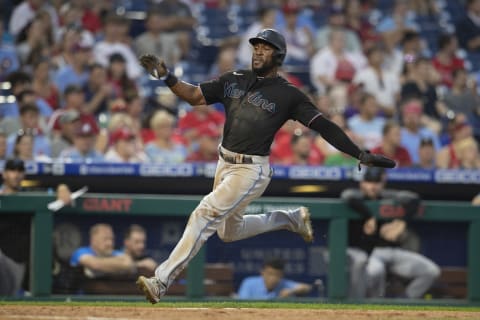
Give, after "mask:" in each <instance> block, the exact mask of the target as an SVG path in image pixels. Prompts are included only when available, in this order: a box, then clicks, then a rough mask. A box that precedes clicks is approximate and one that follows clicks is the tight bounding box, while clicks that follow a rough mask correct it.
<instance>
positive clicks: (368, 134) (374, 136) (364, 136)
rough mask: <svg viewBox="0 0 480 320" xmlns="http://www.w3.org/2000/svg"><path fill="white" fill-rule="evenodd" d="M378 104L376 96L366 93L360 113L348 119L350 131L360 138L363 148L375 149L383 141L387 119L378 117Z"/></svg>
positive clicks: (361, 103)
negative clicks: (383, 131)
mask: <svg viewBox="0 0 480 320" xmlns="http://www.w3.org/2000/svg"><path fill="white" fill-rule="evenodd" d="M378 111H379V107H378V103H377V99H376V98H375V96H373V95H371V94H370V93H364V94H363V96H362V98H361V100H360V105H359V113H358V114H356V115H354V116H353V117H351V118H350V119H348V121H347V124H348V127H349V128H350V130H352V132H353V133H354V134H355V135H356V136H357V137H358V139H359V143H360V145H361V146H363V147H364V148H367V149H372V148H375V147H376V146H378V145H379V144H380V142H381V141H382V130H383V126H384V125H385V118H383V117H380V116H378V115H377V114H378Z"/></svg>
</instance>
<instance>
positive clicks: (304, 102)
mask: <svg viewBox="0 0 480 320" xmlns="http://www.w3.org/2000/svg"><path fill="white" fill-rule="evenodd" d="M249 42H250V43H251V45H252V46H253V54H252V63H251V68H250V69H240V70H232V71H229V72H227V73H225V74H223V75H221V76H220V77H218V78H216V79H213V80H209V81H204V82H201V83H200V84H199V85H195V84H191V83H188V82H185V81H179V79H178V78H177V77H176V76H175V75H174V74H173V73H172V72H170V71H169V70H168V68H167V66H166V65H165V63H164V61H163V60H162V58H161V57H157V56H155V55H154V54H144V55H142V56H141V57H140V58H139V60H140V63H141V64H142V66H143V67H144V68H145V70H146V71H147V72H148V73H149V74H150V75H151V76H152V77H154V78H156V79H159V80H162V81H164V82H165V84H166V85H167V87H169V90H170V91H172V92H173V93H174V94H175V95H176V96H178V97H179V98H181V99H182V100H184V101H186V102H188V103H189V104H190V105H191V106H192V107H194V108H195V107H197V106H202V105H211V104H214V103H222V104H223V105H224V107H225V115H226V119H225V125H224V128H223V135H222V142H221V144H220V145H219V147H218V154H219V159H218V163H217V167H216V169H215V170H216V171H215V177H216V178H215V182H214V184H213V190H212V191H211V192H210V193H209V194H208V195H206V196H205V197H203V198H202V200H201V201H200V203H199V204H198V206H197V207H196V208H195V209H194V211H193V212H192V214H191V215H190V219H189V223H188V224H187V226H186V228H185V230H184V232H183V235H182V237H181V239H180V241H179V242H178V243H177V244H176V246H175V248H174V249H173V251H172V252H171V253H170V255H169V257H168V258H167V259H166V260H165V261H163V263H162V264H160V265H159V266H158V268H157V269H156V270H155V276H154V277H150V278H146V277H145V276H140V277H139V278H138V279H137V282H136V283H137V285H138V287H139V289H141V290H142V291H143V293H144V294H145V296H146V298H147V300H148V301H150V302H151V303H157V302H159V301H160V299H161V298H162V297H163V296H164V295H165V294H166V292H167V289H168V287H169V286H170V285H171V284H172V283H173V282H174V280H175V278H176V277H177V276H178V275H179V274H180V272H181V271H182V270H183V269H184V268H185V267H186V266H187V265H188V263H189V261H191V259H192V258H193V257H194V256H195V255H196V254H197V252H198V251H199V250H200V249H201V247H202V246H203V244H204V243H205V242H206V241H207V239H208V238H209V237H211V236H212V235H213V234H214V233H216V234H217V235H218V236H219V238H220V239H222V240H223V241H225V242H231V241H237V240H241V239H245V238H250V237H253V236H255V235H258V234H261V233H265V232H271V231H275V230H282V229H283V230H288V231H290V232H294V233H296V234H298V235H299V236H301V237H302V238H303V239H304V240H305V241H306V242H312V241H313V230H312V226H311V222H310V213H309V210H308V208H306V207H303V206H300V207H298V208H296V209H292V210H274V211H270V212H265V213H264V214H257V215H246V214H245V211H244V209H245V208H246V207H247V206H248V204H249V203H250V202H251V201H253V200H254V199H257V198H259V197H260V196H261V195H262V194H263V193H264V191H265V189H266V188H267V186H268V185H269V183H270V180H271V176H272V170H271V167H270V158H269V156H270V152H271V147H272V144H273V140H274V137H275V134H276V133H277V132H278V131H279V130H280V128H281V127H282V126H283V125H284V124H285V123H286V122H287V121H289V120H293V121H298V122H300V123H301V124H303V125H304V126H306V127H308V128H310V129H312V130H314V131H316V132H317V133H319V134H320V135H321V136H322V137H323V138H324V139H325V140H327V141H328V142H329V143H331V144H332V145H333V146H334V147H336V148H337V149H339V150H340V151H342V152H345V153H347V154H349V155H350V156H352V157H354V158H356V159H358V160H359V162H360V163H363V164H365V165H371V166H383V167H388V168H393V167H395V162H394V161H392V160H390V159H388V158H386V157H384V156H381V155H376V154H372V153H368V152H366V151H364V150H361V149H360V148H359V147H358V146H357V145H356V144H355V143H354V142H353V141H352V140H351V139H350V138H349V137H348V136H347V135H346V134H345V132H344V131H343V130H342V129H341V128H340V127H338V125H336V124H335V123H333V122H331V121H330V120H328V119H327V118H325V116H324V115H322V113H320V111H319V110H318V109H317V107H316V106H315V104H314V103H313V102H312V100H311V98H310V97H308V96H307V95H306V94H305V93H304V92H302V91H301V90H300V89H298V88H297V87H295V86H294V85H292V84H291V83H290V82H288V80H286V79H285V78H283V77H282V76H280V75H279V74H278V70H279V68H280V66H281V65H282V64H283V60H284V58H285V55H286V53H287V46H286V41H285V38H284V37H283V35H282V34H281V33H280V32H278V31H277V30H274V29H265V30H262V31H260V32H259V33H258V34H257V35H256V36H255V37H253V38H250V39H249ZM170 125H171V123H170ZM166 130H170V132H171V130H172V127H170V128H168V127H167V129H166ZM170 132H169V131H167V133H170Z"/></svg>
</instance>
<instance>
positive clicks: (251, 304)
mask: <svg viewBox="0 0 480 320" xmlns="http://www.w3.org/2000/svg"><path fill="white" fill-rule="evenodd" d="M2 305H24V306H65V305H68V306H84V307H90V306H99V307H106V306H108V307H153V308H269V309H272V308H276V309H317V310H322V309H335V310H339V309H342V310H404V311H408V310H412V311H469V312H480V307H479V306H468V305H465V306H463V305H462V306H458V305H441V304H437V305H418V304H415V305H412V304H346V303H322V302H317V303H312V302H311V301H310V302H273V301H268V302H266V301H261V302H260V301H233V300H228V301H199V302H194V301H165V302H161V303H159V304H157V305H154V306H153V305H151V304H149V303H146V302H138V301H129V302H128V301H72V302H67V301H48V300H45V301H13V300H12V301H8V300H3V301H1V300H0V306H2Z"/></svg>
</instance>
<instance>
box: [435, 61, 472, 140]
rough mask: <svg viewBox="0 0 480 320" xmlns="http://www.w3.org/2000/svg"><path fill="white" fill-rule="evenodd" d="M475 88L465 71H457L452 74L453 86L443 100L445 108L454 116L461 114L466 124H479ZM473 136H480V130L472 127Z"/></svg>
mask: <svg viewBox="0 0 480 320" xmlns="http://www.w3.org/2000/svg"><path fill="white" fill-rule="evenodd" d="M476 90H477V88H476V85H475V83H474V82H473V81H471V80H470V79H469V77H468V73H467V71H466V70H465V69H457V70H455V71H454V72H453V85H452V88H451V90H450V91H449V92H447V93H446V94H445V96H444V98H443V100H444V102H445V105H446V107H447V108H448V109H449V110H451V111H453V112H454V113H455V114H459V113H462V114H464V115H465V116H466V118H467V120H468V122H470V123H472V124H474V125H475V124H480V96H479V95H478V93H477V92H476ZM474 134H475V136H480V128H477V126H474Z"/></svg>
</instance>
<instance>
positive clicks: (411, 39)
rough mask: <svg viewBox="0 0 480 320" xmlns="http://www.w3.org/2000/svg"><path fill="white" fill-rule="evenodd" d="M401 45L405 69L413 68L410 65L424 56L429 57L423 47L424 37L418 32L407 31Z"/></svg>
mask: <svg viewBox="0 0 480 320" xmlns="http://www.w3.org/2000/svg"><path fill="white" fill-rule="evenodd" d="M400 44H401V48H402V54H403V62H404V64H403V66H404V68H408V67H410V66H412V67H413V65H411V64H409V63H411V62H414V61H415V60H416V59H418V58H420V57H422V56H428V54H426V52H425V49H424V46H423V41H422V37H421V35H420V33H418V32H417V31H406V32H405V34H404V35H403V38H402V41H401V43H400Z"/></svg>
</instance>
